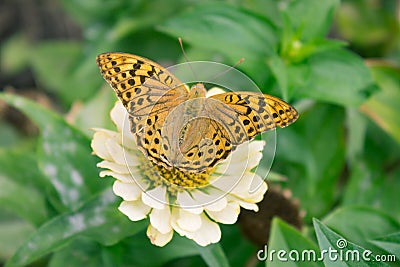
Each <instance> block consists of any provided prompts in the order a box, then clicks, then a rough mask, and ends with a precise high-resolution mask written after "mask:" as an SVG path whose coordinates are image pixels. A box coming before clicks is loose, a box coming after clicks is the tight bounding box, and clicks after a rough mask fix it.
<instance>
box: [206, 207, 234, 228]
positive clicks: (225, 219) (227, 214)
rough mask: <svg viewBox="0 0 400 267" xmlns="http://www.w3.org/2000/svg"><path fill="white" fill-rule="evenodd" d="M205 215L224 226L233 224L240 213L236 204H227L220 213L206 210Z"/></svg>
mask: <svg viewBox="0 0 400 267" xmlns="http://www.w3.org/2000/svg"><path fill="white" fill-rule="evenodd" d="M206 211H207V214H208V215H209V216H210V218H211V219H213V220H214V221H216V222H220V223H224V224H234V223H235V222H236V221H237V218H238V215H239V213H240V206H239V204H238V203H237V202H229V203H228V204H227V206H226V207H225V208H224V209H223V210H221V211H217V212H215V211H211V210H206Z"/></svg>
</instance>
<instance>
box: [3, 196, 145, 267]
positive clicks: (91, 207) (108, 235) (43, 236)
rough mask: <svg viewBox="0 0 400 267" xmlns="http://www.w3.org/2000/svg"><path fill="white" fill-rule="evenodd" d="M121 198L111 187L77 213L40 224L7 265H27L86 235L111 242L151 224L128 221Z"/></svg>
mask: <svg viewBox="0 0 400 267" xmlns="http://www.w3.org/2000/svg"><path fill="white" fill-rule="evenodd" d="M118 202H119V199H117V198H116V197H115V196H114V195H113V193H112V192H111V190H106V191H104V192H103V193H101V194H99V195H97V196H95V197H93V198H92V199H91V200H89V201H88V202H87V203H85V204H84V205H83V206H82V207H81V208H80V209H78V210H77V211H76V212H71V213H67V214H63V215H60V216H58V217H55V218H54V219H52V220H51V221H49V222H47V223H46V224H45V225H43V226H42V227H40V228H39V229H38V230H37V231H36V232H35V233H34V234H33V235H32V236H31V237H30V238H29V239H28V240H27V241H26V242H25V243H24V244H23V245H22V246H21V247H20V248H19V249H18V250H17V252H16V253H15V254H14V255H13V257H12V258H11V259H10V260H9V261H8V262H7V265H6V266H7V267H11V266H21V265H26V264H28V263H30V262H32V261H34V260H36V259H38V258H40V257H43V256H44V255H46V254H49V253H51V252H54V251H56V250H58V249H59V248H61V247H62V246H64V245H65V244H67V243H68V242H70V241H71V240H73V239H75V238H76V237H80V236H85V237H88V238H90V239H93V240H97V241H99V242H101V243H103V244H105V245H112V244H115V243H117V242H118V241H120V240H121V239H123V238H125V237H127V236H130V235H133V234H135V233H137V232H139V231H141V230H143V228H144V227H145V226H146V225H147V224H148V222H147V221H146V220H142V221H139V222H132V221H129V219H127V218H126V217H125V216H124V215H123V214H122V213H120V212H119V211H118V209H117V207H118Z"/></svg>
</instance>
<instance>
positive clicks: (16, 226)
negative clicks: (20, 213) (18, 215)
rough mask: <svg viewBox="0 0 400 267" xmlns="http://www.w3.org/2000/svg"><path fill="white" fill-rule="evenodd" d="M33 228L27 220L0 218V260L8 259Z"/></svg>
mask: <svg viewBox="0 0 400 267" xmlns="http://www.w3.org/2000/svg"><path fill="white" fill-rule="evenodd" d="M34 230H35V229H34V228H33V226H32V225H31V224H29V223H28V222H24V221H21V220H16V219H13V220H0V262H4V261H5V259H9V258H10V257H11V256H12V255H13V254H14V253H15V251H16V250H17V248H18V247H19V246H21V245H22V244H23V242H24V241H25V239H26V237H27V236H28V235H30V234H32V232H33V231H34ZM3 259H4V260H3Z"/></svg>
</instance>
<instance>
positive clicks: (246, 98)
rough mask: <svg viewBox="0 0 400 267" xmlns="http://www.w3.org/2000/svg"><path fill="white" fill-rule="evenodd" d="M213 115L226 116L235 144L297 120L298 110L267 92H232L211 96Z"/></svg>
mask: <svg viewBox="0 0 400 267" xmlns="http://www.w3.org/2000/svg"><path fill="white" fill-rule="evenodd" d="M210 99H213V100H217V101H219V103H218V104H214V105H213V106H214V107H213V109H214V111H213V112H212V113H210V114H211V115H212V116H213V117H225V121H226V123H225V124H224V126H225V127H226V129H227V131H228V134H229V135H230V136H232V137H233V138H232V142H233V144H234V145H239V144H241V143H243V142H245V141H246V140H251V139H253V138H254V137H255V136H256V135H257V134H259V133H262V132H265V131H268V130H272V129H275V128H276V127H278V126H279V127H281V128H283V127H286V126H288V125H289V124H291V123H293V122H295V121H296V119H297V118H298V113H297V111H296V109H295V108H294V107H292V106H291V105H289V104H288V103H286V102H285V101H283V100H281V99H279V98H277V97H274V96H271V95H267V94H258V93H252V92H229V93H223V94H217V95H214V96H211V97H210Z"/></svg>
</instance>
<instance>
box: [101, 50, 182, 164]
mask: <svg viewBox="0 0 400 267" xmlns="http://www.w3.org/2000/svg"><path fill="white" fill-rule="evenodd" d="M97 64H98V66H99V68H100V70H101V74H102V75H103V77H104V78H105V80H106V81H107V82H108V83H109V84H110V85H111V87H112V88H113V89H114V91H115V92H116V94H117V96H118V98H119V99H120V100H121V102H122V103H123V105H124V106H125V108H126V109H127V111H128V113H129V115H130V117H129V119H130V122H131V131H132V133H133V134H134V135H135V137H136V143H137V145H138V147H139V149H140V150H141V151H142V152H143V153H144V154H145V155H146V156H148V157H149V158H150V159H151V160H152V161H153V162H155V163H157V164H161V165H163V166H164V167H169V165H168V164H167V162H165V159H164V158H163V154H164V149H163V145H162V140H163V138H162V137H161V131H160V129H161V128H162V126H163V124H164V119H165V117H166V116H167V115H168V113H169V112H170V110H171V109H173V108H174V107H175V106H177V105H179V104H180V103H182V102H184V101H185V100H186V99H187V96H188V89H187V88H186V86H184V85H182V83H181V82H180V81H179V80H178V79H177V78H176V77H175V76H174V75H172V74H171V73H169V72H168V71H167V70H166V69H164V68H163V67H161V66H159V65H158V64H157V63H155V62H152V61H150V60H148V59H145V58H142V57H139V56H136V55H131V54H126V53H104V54H100V55H98V56H97ZM164 139H165V138H164Z"/></svg>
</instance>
